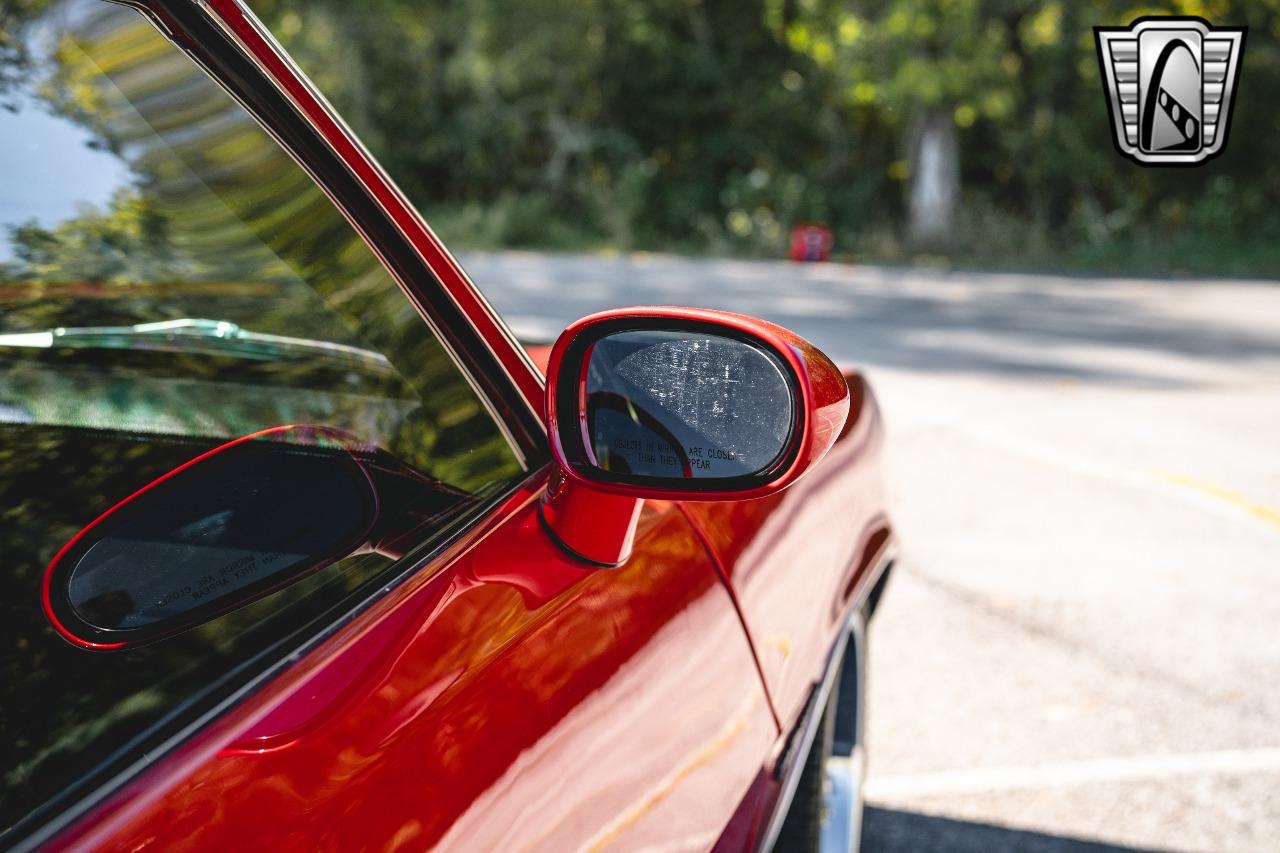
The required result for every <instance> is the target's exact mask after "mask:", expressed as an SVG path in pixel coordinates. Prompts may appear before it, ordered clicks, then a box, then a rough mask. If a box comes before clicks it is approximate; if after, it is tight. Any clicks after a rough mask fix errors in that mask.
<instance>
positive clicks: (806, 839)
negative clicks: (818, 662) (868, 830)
mask: <svg viewBox="0 0 1280 853" xmlns="http://www.w3.org/2000/svg"><path fill="white" fill-rule="evenodd" d="M866 637H867V633H866V620H865V618H864V616H863V615H861V614H859V616H857V617H855V618H854V619H853V621H852V622H851V623H850V625H849V642H848V645H847V646H846V647H845V654H844V659H843V660H842V661H841V663H840V669H839V671H838V672H837V673H836V677H835V684H834V687H833V689H832V691H831V696H830V698H829V699H828V700H827V707H826V710H825V712H824V713H823V715H822V722H821V724H820V725H819V727H818V731H817V733H816V735H815V736H814V738H813V744H812V746H810V748H809V753H808V755H807V756H806V757H805V765H804V770H803V771H802V772H801V775H800V782H799V784H798V785H797V786H796V792H795V796H794V798H793V799H792V801H791V808H790V810H789V811H788V812H787V819H786V821H785V822H784V823H783V825H782V830H781V832H779V834H778V840H777V842H776V843H775V844H774V848H773V849H774V850H775V851H778V853H850V851H856V850H857V849H858V847H859V844H860V841H861V834H862V782H863V777H864V770H865V767H866V759H865V749H864V747H863V743H862V731H863V720H864V714H865V710H864V706H865V703H864V702H863V698H864V697H865V696H866V646H867V640H866Z"/></svg>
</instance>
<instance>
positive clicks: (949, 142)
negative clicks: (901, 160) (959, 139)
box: [907, 109, 960, 247]
mask: <svg viewBox="0 0 1280 853" xmlns="http://www.w3.org/2000/svg"><path fill="white" fill-rule="evenodd" d="M909 138H910V154H909V156H910V163H911V187H910V191H909V192H910V195H909V197H908V199H907V201H908V205H907V207H908V214H909V219H908V228H907V231H908V237H909V238H910V241H911V243H912V244H914V245H916V246H924V247H944V246H946V245H947V244H948V243H950V242H951V238H952V234H953V228H954V227H955V218H956V204H957V202H958V201H959V199H960V156H959V152H958V151H957V149H956V125H955V121H954V120H953V119H952V116H951V111H950V110H941V109H935V110H930V111H929V112H927V113H925V114H924V115H922V116H921V117H920V118H919V119H917V120H916V121H914V122H912V126H911V130H910V133H909Z"/></svg>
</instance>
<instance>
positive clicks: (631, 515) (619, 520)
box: [539, 470, 642, 569]
mask: <svg viewBox="0 0 1280 853" xmlns="http://www.w3.org/2000/svg"><path fill="white" fill-rule="evenodd" d="M641 504H642V501H641V500H640V499H639V498H632V497H626V496H623V495H612V494H609V493H607V492H601V491H597V490H596V489H593V488H591V487H590V486H584V485H581V484H579V483H574V482H572V481H570V480H568V479H566V478H565V476H564V474H563V473H562V472H561V471H559V470H556V471H553V472H552V474H551V479H550V481H549V482H548V483H547V491H546V494H544V495H543V498H542V504H541V506H540V508H539V518H541V520H542V525H543V527H544V528H545V529H546V531H547V533H548V534H549V535H550V536H551V538H552V539H554V540H555V541H556V544H558V545H559V546H560V547H561V548H563V549H564V550H565V551H567V552H568V553H569V554H570V555H571V556H573V557H575V558H576V559H579V560H582V561H583V562H585V563H590V564H591V565H593V566H600V567H602V568H610V569H612V568H617V567H618V566H620V565H622V564H623V563H625V562H626V561H627V558H628V557H630V556H631V546H632V544H633V543H634V542H635V538H636V522H637V521H639V519H640V507H641Z"/></svg>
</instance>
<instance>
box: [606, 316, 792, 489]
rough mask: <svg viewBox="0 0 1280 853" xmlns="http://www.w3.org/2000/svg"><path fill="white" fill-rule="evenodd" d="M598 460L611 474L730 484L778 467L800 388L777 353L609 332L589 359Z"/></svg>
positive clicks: (724, 341)
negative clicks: (795, 386) (715, 480)
mask: <svg viewBox="0 0 1280 853" xmlns="http://www.w3.org/2000/svg"><path fill="white" fill-rule="evenodd" d="M584 396H585V400H584V401H583V402H584V403H585V410H586V423H585V427H586V430H587V433H588V435H587V444H588V449H589V451H590V453H591V455H592V456H593V457H594V458H592V459H590V461H591V462H592V463H593V464H595V465H596V466H597V467H598V468H600V469H602V470H604V471H608V472H610V473H612V474H619V475H630V476H632V477H653V478H664V479H730V478H736V477H746V476H752V475H754V474H758V473H761V472H764V471H767V470H768V469H770V468H771V467H772V466H773V465H774V464H775V463H776V462H777V461H778V459H779V458H780V457H781V456H782V454H783V453H784V452H785V451H786V449H787V445H788V442H789V440H790V438H791V429H792V424H793V423H794V422H795V400H794V396H795V395H794V393H793V389H792V383H791V382H790V381H789V379H788V374H787V373H786V372H785V369H784V367H783V365H782V364H781V363H780V361H779V360H778V359H777V358H776V357H775V356H774V355H772V354H771V353H769V352H767V351H766V350H764V349H762V348H760V347H757V346H754V345H752V344H750V343H747V342H746V341H741V340H738V339H736V338H730V337H725V336H721V335H713V334H705V333H700V332H684V331H643V330H641V331H627V332H618V333H616V334H612V335H607V336H605V337H603V338H601V339H600V340H599V341H597V342H596V343H595V344H593V345H592V347H591V349H590V351H589V353H588V361H587V377H586V387H585V388H584Z"/></svg>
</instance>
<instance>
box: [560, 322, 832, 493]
mask: <svg viewBox="0 0 1280 853" xmlns="http://www.w3.org/2000/svg"><path fill="white" fill-rule="evenodd" d="M629 320H644V321H649V322H654V321H656V322H658V323H661V322H662V321H673V322H692V323H697V324H699V325H700V326H702V327H705V328H706V330H707V331H708V332H709V333H712V334H714V333H715V332H716V331H717V330H728V331H732V332H736V333H738V334H742V335H745V336H747V337H749V338H751V339H753V340H755V341H757V342H758V343H759V344H760V345H762V346H763V347H765V348H766V349H768V350H769V351H770V352H772V353H774V354H775V355H777V356H778V357H779V358H781V359H782V360H783V361H784V363H785V364H786V365H787V366H788V367H789V368H790V370H791V373H792V374H793V376H794V377H795V379H796V380H797V383H798V388H797V391H798V393H799V398H798V400H797V404H798V409H799V417H798V422H797V428H796V430H795V432H794V434H793V439H792V440H793V441H795V442H796V443H797V444H798V447H796V448H794V455H793V456H792V461H791V463H790V464H789V465H788V466H787V467H786V468H785V469H783V470H780V471H777V472H776V473H775V474H774V475H772V476H771V477H770V479H769V482H767V483H765V484H762V485H759V486H755V487H753V488H749V489H742V488H739V489H733V490H728V491H698V492H692V491H690V490H685V489H664V488H658V487H653V486H639V485H632V484H622V483H613V482H607V481H603V480H596V479H592V478H590V477H589V476H586V475H585V474H584V473H583V472H581V471H578V470H577V469H575V468H574V467H573V466H572V465H571V464H570V462H569V456H570V455H571V454H570V453H568V452H567V451H568V448H566V447H565V444H564V436H565V434H566V433H567V432H571V431H572V432H573V433H574V434H575V435H576V434H577V433H578V430H577V427H578V426H579V420H580V418H581V416H582V412H583V411H584V410H585V406H584V405H583V404H582V402H581V401H582V392H581V391H580V393H579V394H577V395H575V396H576V397H577V398H578V399H579V404H578V406H577V407H575V410H574V411H572V412H562V411H560V403H559V401H558V399H557V398H558V396H559V395H558V394H557V393H556V392H557V390H558V388H559V387H560V385H561V384H562V383H564V382H575V383H577V384H578V387H579V388H580V389H581V387H582V386H583V384H584V383H585V374H584V363H585V359H584V362H583V363H572V364H571V363H568V362H567V361H566V359H567V358H568V355H569V353H570V352H571V351H572V347H573V345H574V343H575V342H576V341H577V340H578V339H579V338H580V337H582V336H590V335H592V333H593V332H596V331H597V330H598V329H600V328H601V327H602V326H606V325H607V326H614V325H616V324H619V323H622V324H625V323H626V322H627V321H629ZM547 377H548V381H547V393H546V398H545V404H544V407H545V411H546V418H547V434H548V438H549V440H550V442H551V455H552V457H553V458H554V459H555V461H556V464H557V466H558V467H559V468H560V471H561V475H562V476H563V477H564V478H565V479H566V480H567V481H568V482H569V483H571V484H573V485H577V486H584V487H587V488H590V489H593V490H596V491H600V492H605V493H609V494H614V495H622V496H625V497H633V498H637V497H638V498H660V499H663V500H700V501H701V500H708V501H717V500H721V501H723V500H732V501H741V500H750V499H752V498H758V497H763V496H765V495H770V494H773V493H775V492H779V491H781V490H782V489H785V488H787V487H788V486H790V485H791V484H792V483H794V482H796V480H798V479H799V478H800V477H801V476H802V475H803V474H804V473H805V472H806V471H808V470H809V469H810V468H811V467H813V466H814V465H815V464H817V463H818V462H819V461H820V460H821V459H822V457H823V456H824V455H826V452H827V451H828V450H829V449H830V448H831V445H832V444H833V443H834V442H835V440H836V436H837V435H839V433H840V429H841V427H843V426H844V423H845V418H846V416H847V415H848V412H849V387H848V385H847V384H846V383H845V379H844V376H843V375H842V374H841V373H840V371H839V369H838V368H837V367H836V366H835V365H834V364H832V363H831V360H830V359H829V358H827V357H826V356H825V355H824V354H823V353H822V352H821V351H820V350H819V349H818V348H817V347H815V346H814V345H813V344H811V343H809V342H808V341H806V340H805V339H804V338H802V337H800V336H799V335H797V334H795V333H794V332H791V331H789V330H787V329H784V328H782V327H781V326H777V325H774V324H773V323H769V322H767V321H765V320H758V319H756V318H754V317H747V316H744V315H742V314H732V313H729V312H728V311H712V310H709V309H705V308H680V307H674V306H643V307H636V308H617V309H613V310H609V311H601V312H599V313H597V314H592V315H590V316H587V317H583V318H582V319H581V320H578V321H577V322H575V323H573V324H571V325H570V326H569V327H568V328H567V329H565V330H564V331H563V332H562V333H561V334H560V337H559V338H558V339H557V340H556V343H555V346H553V347H552V349H551V358H550V362H549V364H548V366H547ZM566 425H567V426H566Z"/></svg>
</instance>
